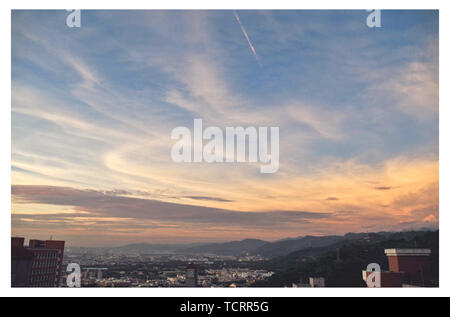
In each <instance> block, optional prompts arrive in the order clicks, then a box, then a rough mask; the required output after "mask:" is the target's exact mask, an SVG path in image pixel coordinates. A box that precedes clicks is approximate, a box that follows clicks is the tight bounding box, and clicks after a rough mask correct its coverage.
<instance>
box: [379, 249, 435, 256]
mask: <svg viewBox="0 0 450 317" xmlns="http://www.w3.org/2000/svg"><path fill="white" fill-rule="evenodd" d="M384 253H385V254H386V255H387V256H429V255H430V254H431V250H430V249H385V250H384Z"/></svg>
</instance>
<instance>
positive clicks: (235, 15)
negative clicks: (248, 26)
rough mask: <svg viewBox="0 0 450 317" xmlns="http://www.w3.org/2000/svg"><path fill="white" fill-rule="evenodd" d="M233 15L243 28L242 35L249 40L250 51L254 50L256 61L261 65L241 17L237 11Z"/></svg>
mask: <svg viewBox="0 0 450 317" xmlns="http://www.w3.org/2000/svg"><path fill="white" fill-rule="evenodd" d="M233 13H234V17H235V18H236V21H238V23H239V26H240V27H241V30H242V33H244V36H245V38H246V39H247V42H248V45H249V46H250V49H251V50H252V53H253V56H255V58H256V61H257V62H258V64H260V62H259V57H258V54H256V50H255V48H254V47H253V44H252V41H250V38H249V37H248V34H247V31H246V30H245V28H244V26H243V25H242V23H241V20H240V19H239V15H238V14H237V12H236V10H233ZM260 65H261V64H260Z"/></svg>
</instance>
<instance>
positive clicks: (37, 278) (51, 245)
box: [11, 237, 65, 287]
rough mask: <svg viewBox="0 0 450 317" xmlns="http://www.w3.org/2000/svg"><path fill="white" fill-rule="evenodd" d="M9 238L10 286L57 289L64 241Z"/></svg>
mask: <svg viewBox="0 0 450 317" xmlns="http://www.w3.org/2000/svg"><path fill="white" fill-rule="evenodd" d="M24 240H25V239H24V238H19V237H12V238H11V286H13V287H58V286H59V283H60V279H61V270H62V261H63V256H64V244H65V242H64V241H55V240H45V241H44V240H30V242H29V245H28V246H25V245H24Z"/></svg>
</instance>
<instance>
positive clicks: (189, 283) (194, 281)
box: [185, 263, 198, 287]
mask: <svg viewBox="0 0 450 317" xmlns="http://www.w3.org/2000/svg"><path fill="white" fill-rule="evenodd" d="M185 285H186V287H197V286H198V268H197V266H196V265H195V264H192V263H191V264H189V265H188V266H187V268H186V282H185Z"/></svg>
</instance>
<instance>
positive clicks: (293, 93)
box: [11, 10, 439, 244]
mask: <svg viewBox="0 0 450 317" xmlns="http://www.w3.org/2000/svg"><path fill="white" fill-rule="evenodd" d="M237 14H238V16H239V19H240V22H241V23H242V27H243V28H244V30H245V32H247V34H248V37H249V40H250V43H251V45H253V47H254V49H255V54H256V55H255V54H254V53H253V52H252V50H251V47H250V45H249V44H250V43H249V42H248V41H247V39H246V37H245V35H244V33H243V31H242V30H241V28H240V25H239V23H238V21H237V20H236V18H235V16H234V14H233V11H87V10H83V11H82V12H81V23H82V26H81V28H68V27H67V26H66V23H65V20H66V17H67V15H68V12H66V11H13V13H12V57H11V58H12V184H13V211H12V212H13V233H17V234H28V233H29V232H31V233H33V234H35V235H45V236H47V235H48V234H47V232H49V231H52V232H58V233H59V231H58V230H60V229H59V228H60V227H58V226H56V225H55V224H59V225H61V224H62V223H64V224H65V225H66V226H68V227H67V228H66V229H65V230H64V232H61V235H63V237H64V238H66V239H68V240H71V241H74V243H75V244H76V243H79V244H83V243H85V241H87V240H89V239H91V238H92V237H96V234H97V235H98V233H96V232H98V228H103V229H105V233H103V234H102V238H99V237H97V238H98V240H99V241H100V242H99V243H100V244H102V243H103V244H108V243H114V240H113V238H112V237H113V236H114V237H116V236H117V235H120V236H121V237H122V238H124V239H128V240H129V241H142V240H145V239H146V238H147V237H148V236H152V237H157V239H159V240H160V241H164V242H167V241H169V242H170V241H179V240H183V241H184V240H185V239H190V240H192V241H203V240H214V239H215V240H227V239H229V238H231V237H246V235H252V237H261V238H266V239H275V238H282V237H285V236H287V235H301V234H325V233H345V232H347V231H350V230H357V229H360V228H361V226H362V224H364V225H365V226H367V227H368V228H367V230H384V229H390V228H393V229H402V228H405V227H408V226H410V227H420V226H424V225H436V224H437V218H438V211H437V207H436V206H437V205H438V201H437V184H438V173H437V170H438V114H439V110H438V93H439V88H438V87H439V86H438V66H439V65H438V12H437V11H387V10H386V11H382V14H381V18H382V27H381V28H369V27H367V25H366V17H367V15H368V12H366V11H237ZM194 118H202V119H203V121H204V125H205V126H208V125H215V126H219V127H225V126H239V125H242V126H279V127H280V170H279V172H277V173H276V174H274V175H261V174H259V172H258V171H259V165H258V164H253V165H252V164H237V165H236V166H235V165H225V166H222V165H220V164H196V165H192V164H191V165H183V164H181V165H180V164H178V165H177V164H174V163H173V162H172V161H171V160H170V147H171V146H172V144H173V141H172V140H171V139H170V131H171V130H172V129H173V128H175V127H176V126H188V127H192V124H193V119H194ZM411 171H412V172H411ZM408 175H409V176H408ZM280 184H283V185H282V186H280ZM368 184H369V185H368ZM14 186H21V187H20V188H18V189H17V191H15V190H14ZM36 186H40V187H36ZM382 187H383V188H388V187H389V190H376V188H382ZM27 188H28V190H29V191H27V190H26V189H27ZM36 188H39V192H44V193H47V192H52V193H54V192H55V191H56V190H57V189H59V190H60V191H63V192H64V193H66V194H67V195H69V193H74V191H75V192H76V193H77V195H76V197H77V201H76V202H75V201H72V202H64V203H61V202H58V201H55V200H53V199H47V198H48V197H47V198H46V199H43V198H42V197H40V198H39V197H37V196H36V194H35V190H36ZM374 188H375V189H374ZM78 190H83V191H86V192H87V193H88V194H89V193H90V192H89V191H98V192H100V193H101V195H103V196H101V197H103V198H102V200H108V199H111V200H114V201H115V199H117V196H120V197H127V198H130V199H131V198H133V199H136V200H137V201H139V202H140V200H147V202H154V201H156V202H164V203H167V204H169V206H173V210H176V211H175V213H177V212H178V214H179V215H180V219H183V215H184V216H185V213H184V212H185V211H183V210H184V209H186V208H187V209H189V208H190V206H202V207H204V208H219V209H220V210H224V211H227V212H232V213H238V212H241V213H242V212H255V215H259V216H255V217H260V218H264V217H265V216H266V214H264V217H261V215H262V214H257V213H265V212H268V213H272V212H277V211H291V212H293V213H292V216H293V219H294V220H293V221H292V222H291V223H289V224H288V223H286V222H285V221H280V222H279V223H278V222H277V221H275V222H274V223H275V225H273V226H271V227H272V229H273V230H271V231H270V232H269V233H268V232H267V228H266V227H265V226H266V221H261V224H260V225H259V226H256V227H255V228H250V229H249V228H248V224H247V225H243V222H242V219H241V218H239V217H238V218H236V219H237V220H236V222H233V221H231V222H230V221H228V220H227V221H223V219H222V220H221V219H218V218H214V217H211V219H210V220H207V219H209V218H208V217H209V216H206V220H205V221H207V223H208V224H209V225H210V228H209V229H208V230H206V229H205V226H204V225H203V223H204V221H201V223H202V224H199V223H200V221H198V219H197V218H196V219H197V220H195V219H193V220H192V221H191V222H189V221H187V224H184V225H183V224H180V220H179V219H178V218H177V219H175V220H174V219H173V218H171V217H168V218H167V219H165V218H164V217H160V216H157V217H156V216H154V217H152V216H151V215H152V214H156V212H154V213H153V212H152V211H149V213H148V215H146V216H145V218H146V220H145V221H146V223H147V226H145V224H142V221H141V220H140V218H139V217H137V216H134V217H128V216H127V213H126V212H125V211H123V213H122V214H118V213H117V212H115V211H113V210H112V209H111V210H108V209H107V208H106V207H105V206H103V207H102V208H101V210H100V209H98V208H97V209H95V208H94V207H93V206H92V205H90V204H87V203H86V204H80V200H81V201H83V199H82V198H80V196H79V195H78V193H79V192H78ZM15 192H17V193H19V192H20V194H17V195H15V194H14V193H15ZM26 193H28V195H29V196H27V194H26ZM69 196H70V195H69ZM87 196H88V198H86V199H88V200H89V199H92V197H91V196H90V195H87ZM331 196H332V197H336V198H338V199H337V200H328V199H327V198H328V197H331ZM412 196H414V198H411V197H412ZM416 196H417V197H420V198H417V197H416ZM192 197H197V198H198V197H209V198H211V199H200V198H198V199H192ZM408 197H409V202H410V203H409V204H408V203H406V202H405V200H408V199H407V198H408ZM99 199H100V198H99ZM139 199H140V200H139ZM399 202H402V203H401V204H400V205H399ZM412 202H415V205H414V206H413V204H412ZM170 204H172V205H170ZM379 205H382V206H385V207H379ZM96 206H97V205H96ZM180 206H181V207H180ZM376 206H378V207H376ZM386 206H389V207H386ZM97 207H98V206H97ZM183 208H184V209H183ZM178 209H180V210H178ZM43 210H45V212H46V214H47V213H49V212H50V213H51V214H53V215H55V217H54V219H53V220H52V221H48V219H49V218H45V217H44V218H43V217H42V214H43ZM205 210H207V209H205ZM418 210H419V211H418ZM349 211H351V212H352V214H357V215H358V217H355V216H352V217H350V216H348V212H349ZM205 212H206V213H207V211H205ZM299 212H307V214H305V213H300V214H299ZM63 213H67V214H68V215H69V214H70V216H67V217H64V216H63ZM74 213H79V217H73V216H74V215H73V214H74ZM131 213H132V212H131ZM211 213H212V214H213V213H214V211H211ZM14 215H16V216H14ZM242 215H243V214H242ZM299 215H303V216H305V215H308V216H307V217H306V218H304V219H300V218H301V217H300V218H299ZM314 215H318V216H317V217H316V216H314ZM323 215H327V216H323ZM375 215H376V216H375ZM283 217H284V215H283V216H282V217H281V218H283ZM147 218H148V219H147ZM219 218H220V217H219ZM74 219H77V220H74ZM124 219H126V220H124ZM227 219H228V218H227ZM233 219H234V218H233ZM239 219H241V220H239ZM264 219H265V218H264ZM299 219H300V220H299ZM114 221H116V222H118V221H120V222H121V223H122V224H123V226H122V227H118V228H116V227H115V226H111V223H112V222H114ZM127 221H128V222H127ZM136 222H139V224H140V226H139V228H138V226H137V225H136ZM244 222H245V221H244ZM106 228H109V229H106ZM103 229H102V230H103Z"/></svg>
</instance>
